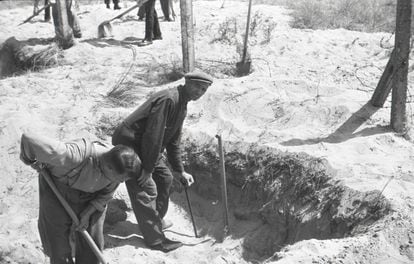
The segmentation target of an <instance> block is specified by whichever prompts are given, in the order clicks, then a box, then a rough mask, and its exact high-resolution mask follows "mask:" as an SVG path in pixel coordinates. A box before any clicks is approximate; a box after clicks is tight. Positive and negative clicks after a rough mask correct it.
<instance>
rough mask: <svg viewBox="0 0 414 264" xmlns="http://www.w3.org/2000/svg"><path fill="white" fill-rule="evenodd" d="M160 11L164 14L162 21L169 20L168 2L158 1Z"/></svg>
mask: <svg viewBox="0 0 414 264" xmlns="http://www.w3.org/2000/svg"><path fill="white" fill-rule="evenodd" d="M160 3H161V10H162V13H163V14H164V19H166V20H169V19H170V0H160Z"/></svg>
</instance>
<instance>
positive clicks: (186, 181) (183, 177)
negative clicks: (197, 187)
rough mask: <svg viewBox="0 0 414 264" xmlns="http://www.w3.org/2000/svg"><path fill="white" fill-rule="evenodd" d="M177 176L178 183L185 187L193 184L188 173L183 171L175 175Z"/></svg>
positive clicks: (191, 177) (191, 176)
mask: <svg viewBox="0 0 414 264" xmlns="http://www.w3.org/2000/svg"><path fill="white" fill-rule="evenodd" d="M176 174H177V176H178V179H179V180H180V182H181V183H182V184H183V185H184V186H186V187H190V186H191V184H193V183H194V178H193V175H191V174H190V173H187V172H185V171H183V172H178V173H176Z"/></svg>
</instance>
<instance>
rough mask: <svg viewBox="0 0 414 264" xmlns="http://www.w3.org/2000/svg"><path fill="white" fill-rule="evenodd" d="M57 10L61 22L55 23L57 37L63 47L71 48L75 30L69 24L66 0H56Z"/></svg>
mask: <svg viewBox="0 0 414 264" xmlns="http://www.w3.org/2000/svg"><path fill="white" fill-rule="evenodd" d="M55 8H56V11H57V18H58V20H59V22H57V21H54V23H55V28H56V30H55V32H56V38H57V41H58V43H59V45H60V46H61V47H63V48H64V49H65V48H69V47H71V46H72V45H73V43H74V40H73V32H72V28H71V27H70V25H69V18H68V11H67V8H68V7H67V5H66V0H56V7H55Z"/></svg>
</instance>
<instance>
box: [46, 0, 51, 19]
mask: <svg viewBox="0 0 414 264" xmlns="http://www.w3.org/2000/svg"><path fill="white" fill-rule="evenodd" d="M49 2H50V1H49V0H45V6H46V5H48V4H49ZM49 20H50V7H48V8H46V9H45V21H49Z"/></svg>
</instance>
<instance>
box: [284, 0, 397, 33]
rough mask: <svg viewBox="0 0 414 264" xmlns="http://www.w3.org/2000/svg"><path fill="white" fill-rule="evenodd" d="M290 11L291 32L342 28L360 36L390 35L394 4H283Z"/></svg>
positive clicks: (336, 0)
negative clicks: (295, 30) (385, 33)
mask: <svg viewBox="0 0 414 264" xmlns="http://www.w3.org/2000/svg"><path fill="white" fill-rule="evenodd" d="M286 6H287V7H289V8H290V9H292V10H293V12H292V16H293V18H294V20H293V22H292V26H293V27H295V28H311V29H331V28H345V29H348V30H357V31H364V32H379V31H385V32H393V31H394V29H395V13H396V1H392V0H365V1H359V0H312V1H309V0H297V1H290V2H287V3H286Z"/></svg>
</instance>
